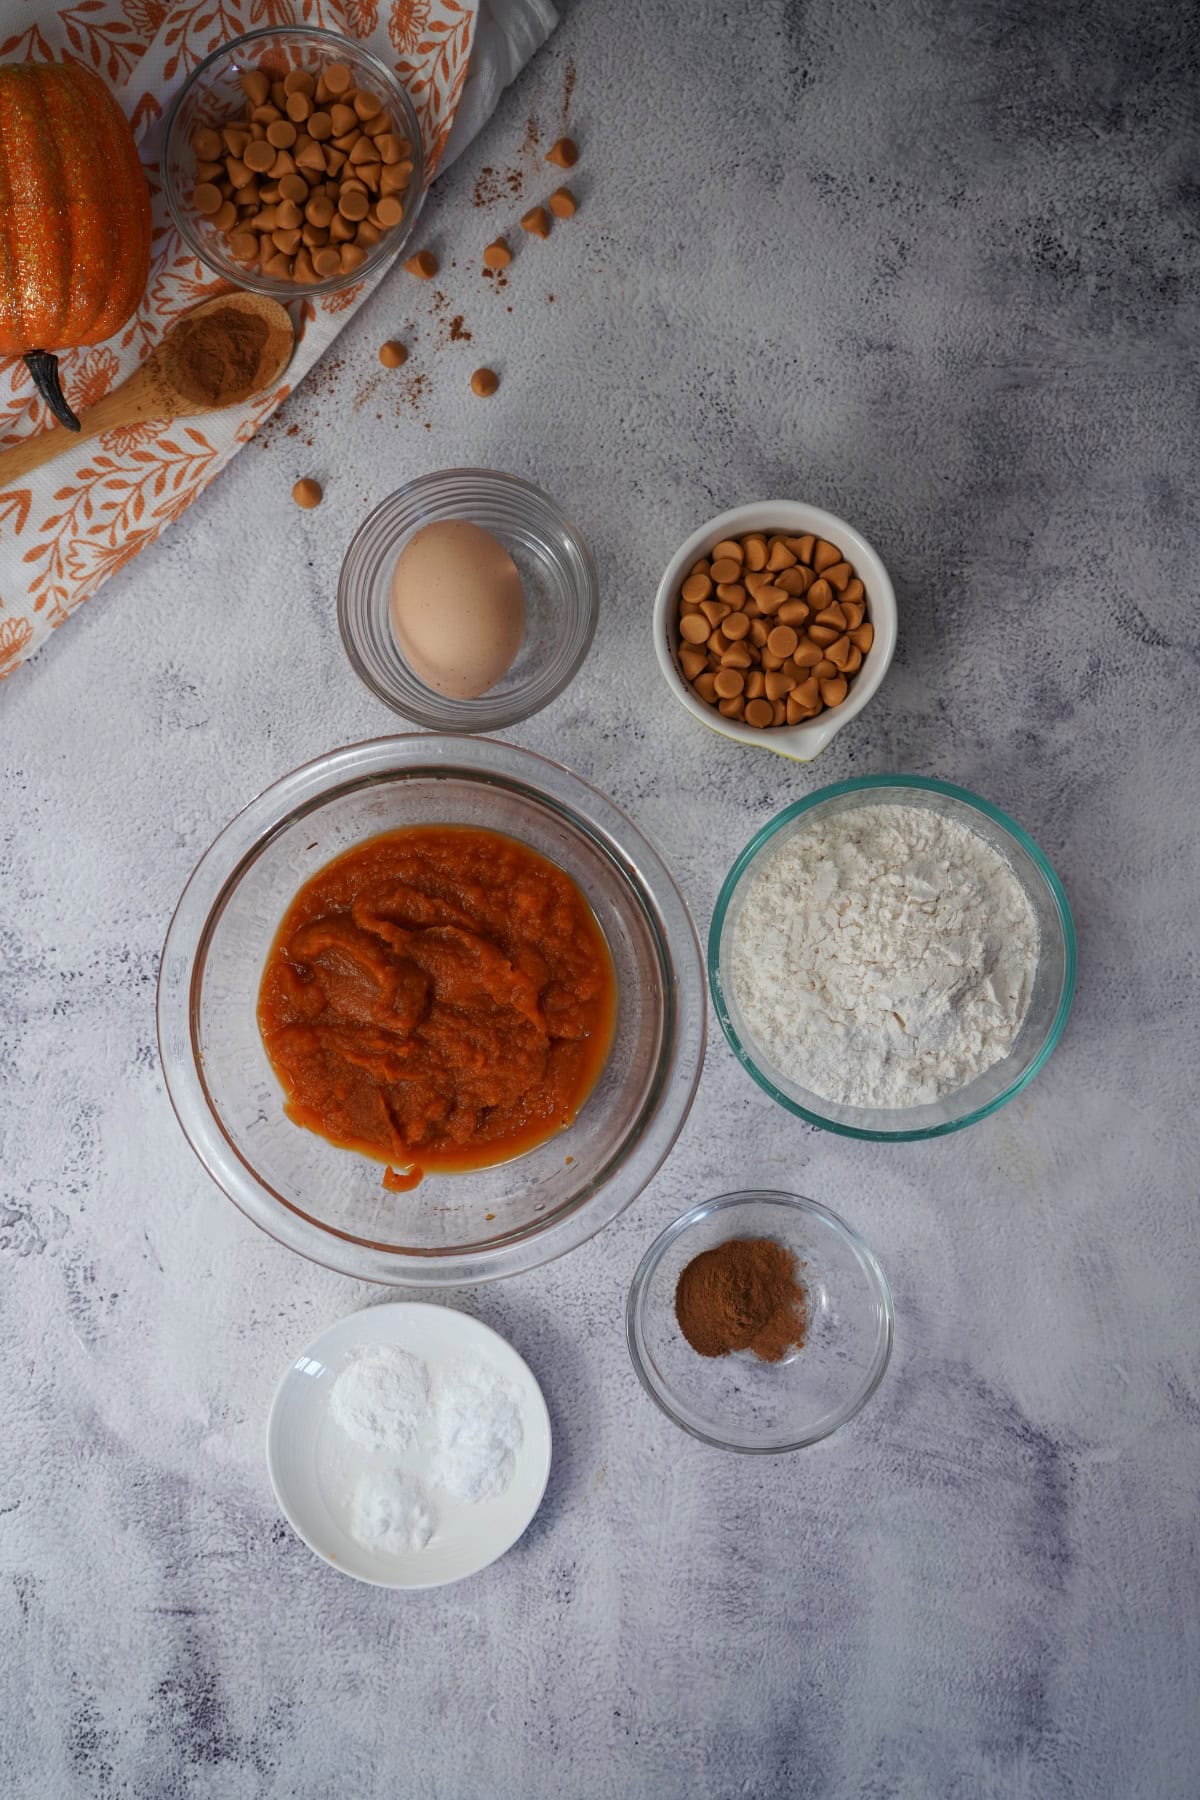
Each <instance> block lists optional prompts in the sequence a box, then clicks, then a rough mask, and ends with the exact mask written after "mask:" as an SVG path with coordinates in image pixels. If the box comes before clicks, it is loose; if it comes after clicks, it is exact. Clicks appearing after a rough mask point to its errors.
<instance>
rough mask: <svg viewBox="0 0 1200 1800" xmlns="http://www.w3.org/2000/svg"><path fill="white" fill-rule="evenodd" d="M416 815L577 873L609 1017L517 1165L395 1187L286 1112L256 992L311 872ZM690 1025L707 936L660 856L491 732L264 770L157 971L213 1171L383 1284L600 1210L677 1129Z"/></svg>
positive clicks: (190, 887)
mask: <svg viewBox="0 0 1200 1800" xmlns="http://www.w3.org/2000/svg"><path fill="white" fill-rule="evenodd" d="M428 824H448V825H469V826H474V827H477V828H480V829H485V830H489V831H501V832H505V833H507V834H508V835H509V836H510V837H514V838H517V839H519V840H520V841H521V842H522V843H525V844H528V845H529V846H530V847H531V848H532V849H534V850H536V851H538V852H539V853H540V854H541V855H542V856H545V857H548V858H549V859H550V860H551V861H552V862H555V863H557V864H558V865H559V867H560V868H562V869H565V870H566V872H567V874H569V875H570V876H571V877H572V878H573V879H574V880H575V881H576V882H577V883H578V885H579V887H580V888H581V889H582V890H583V892H584V894H585V895H586V896H587V898H588V900H589V902H590V903H591V906H592V909H593V911H594V912H595V914H596V917H597V919H598V920H599V922H600V926H601V928H602V930H603V932H604V935H605V937H606V938H607V940H608V946H609V950H610V951H611V953H612V958H613V963H614V966H615V970H616V978H617V1022H616V1033H615V1036H614V1040H613V1047H612V1051H611V1053H610V1055H609V1058H608V1062H607V1063H606V1065H605V1068H604V1070H603V1073H602V1074H601V1076H600V1079H599V1081H598V1082H597V1084H596V1087H595V1088H594V1089H593V1091H592V1093H591V1095H590V1096H589V1098H588V1099H587V1101H586V1102H585V1104H584V1106H583V1107H582V1108H581V1110H580V1112H579V1115H578V1117H577V1118H576V1120H575V1123H574V1124H573V1125H572V1126H571V1127H570V1128H569V1129H568V1130H566V1131H563V1132H560V1133H559V1134H558V1135H557V1136H555V1137H553V1138H551V1139H550V1140H549V1141H548V1142H546V1143H544V1144H541V1145H539V1146H538V1147H537V1148H536V1149H534V1150H530V1151H528V1152H527V1153H526V1154H525V1155H523V1156H520V1157H517V1158H515V1159H514V1160H513V1161H511V1162H508V1163H503V1164H500V1165H498V1166H497V1167H494V1168H490V1169H479V1170H475V1171H472V1172H470V1173H466V1174H454V1175H448V1174H441V1175H439V1174H429V1175H427V1176H426V1177H425V1179H424V1180H423V1181H422V1182H421V1183H420V1185H419V1186H418V1187H417V1188H416V1189H414V1190H413V1191H412V1192H411V1193H407V1194H394V1193H388V1192H386V1191H385V1190H384V1189H383V1187H382V1186H381V1178H382V1175H383V1167H382V1165H381V1164H380V1163H377V1162H373V1161H371V1160H370V1159H368V1158H367V1157H363V1156H358V1155H355V1154H353V1153H352V1152H349V1151H346V1150H341V1149H338V1148H337V1147H336V1146H334V1145H333V1144H330V1143H327V1142H326V1141H325V1139H323V1138H321V1137H318V1136H317V1135H316V1134H315V1133H314V1132H311V1131H307V1130H305V1129H303V1128H302V1127H300V1126H298V1125H295V1124H293V1123H292V1121H291V1120H290V1119H289V1118H288V1117H287V1115H286V1114H285V1112H284V1110H283V1091H282V1089H281V1087H280V1085H279V1082H278V1080H277V1079H276V1076H275V1074H274V1071H273V1070H272V1068H271V1065H270V1063H269V1062H268V1060H267V1056H266V1052H265V1050H264V1049H263V1044H262V1039H261V1037H260V1035H259V1030H258V1023H257V1018H256V1007H257V1001H258V989H259V982H260V979H261V976H262V969H263V963H264V961H265V958H266V955H267V952H268V950H269V948H270V945H271V942H272V940H273V938H274V936H275V933H276V931H277V929H278V926H279V923H280V920H281V919H282V917H283V914H284V912H285V911H286V909H287V907H288V905H289V903H290V902H291V900H292V898H293V896H294V895H295V893H296V892H297V890H298V889H299V888H300V887H301V886H302V885H303V884H304V883H305V882H306V881H307V880H308V879H309V877H310V876H312V875H314V874H315V873H316V871H317V870H318V869H320V868H321V867H323V866H324V864H325V863H327V862H329V861H330V860H331V858H333V857H335V856H337V855H339V854H340V853H341V852H342V851H344V850H347V849H349V848H350V847H351V846H352V845H354V844H358V843H361V842H362V841H363V839H365V838H369V837H373V836H375V835H376V834H377V833H378V832H381V831H392V830H396V829H397V828H399V827H401V826H404V825H428ZM704 1033H705V993H704V966H703V962H702V960H701V956H700V947H699V944H698V942H697V939H696V933H695V929H694V927H693V925H692V921H691V918H690V917H689V914H688V911H687V907H686V906H685V905H684V902H683V900H682V898H681V896H680V894H679V891H678V889H677V888H676V886H675V883H674V881H673V880H672V879H671V876H670V874H669V872H668V871H667V869H666V867H665V865H664V864H663V862H662V860H661V859H660V857H659V856H658V855H657V853H656V852H655V851H654V850H653V849H652V848H651V846H650V845H649V844H648V843H647V842H646V840H645V838H643V837H642V835H641V833H640V832H639V831H638V830H637V829H636V828H635V827H634V826H633V825H632V824H631V823H630V821H629V820H628V819H627V818H625V816H624V815H623V814H622V813H621V812H620V811H618V809H617V808H616V807H615V806H614V805H613V804H612V803H611V801H609V800H606V799H605V798H604V796H603V795H602V794H599V793H597V792H596V790H595V789H594V788H591V787H589V786H588V785H587V783H586V782H584V781H581V780H580V778H579V777H578V776H577V775H573V774H572V773H571V771H570V770H569V769H564V768H562V767H560V765H559V764H557V763H553V762H549V761H547V760H546V759H545V758H544V757H541V756H536V755H534V754H533V752H532V751H529V750H520V749H517V748H516V747H515V746H513V745H510V744H501V743H496V742H493V741H492V740H490V739H488V738H461V737H454V738H444V737H429V736H425V735H421V736H414V737H393V738H381V739H378V740H376V741H374V742H371V743H365V744H354V745H351V746H350V747H349V748H347V749H343V750H335V751H332V752H331V753H330V754H329V755H327V756H323V757H320V758H319V759H318V760H317V761H316V762H312V763H308V764H306V765H305V766H304V767H303V768H300V769H297V770H296V771H295V772H294V773H293V774H291V775H288V776H285V777H284V779H283V780H282V781H278V782H276V783H275V785H274V786H273V787H270V788H268V789H267V790H266V792H265V793H263V794H260V795H259V797H258V799H257V800H254V801H252V802H251V804H250V805H249V806H248V807H247V808H246V810H245V811H244V812H242V813H240V814H239V815H238V817H237V818H236V819H234V820H233V822H232V824H230V825H228V826H226V828H225V830H224V831H223V832H222V833H221V835H220V837H218V838H217V840H216V842H215V843H214V844H213V845H212V847H211V848H210V849H209V850H208V851H207V852H206V854H205V855H204V856H203V857H202V858H201V860H200V863H199V865H198V866H197V868H196V870H195V873H194V874H193V875H192V877H191V880H190V881H189V882H188V884H187V886H186V888H185V889H184V891H183V896H182V898H181V899H180V902H179V906H178V908H177V909H176V913H175V917H174V918H173V919H172V921H171V926H170V930H169V931H168V933H167V941H166V945H165V947H164V950H163V957H162V966H161V969H160V971H159V987H158V1036H159V1049H160V1053H161V1056H162V1064H163V1070H164V1073H165V1075H166V1080H167V1088H168V1091H169V1093H170V1096H171V1101H172V1104H173V1105H174V1108H175V1111H176V1114H177V1116H178V1118H179V1122H180V1124H181V1125H182V1127H183V1129H184V1132H185V1133H186V1135H187V1138H188V1141H189V1142H190V1143H191V1145H192V1148H193V1149H194V1150H195V1152H196V1154H197V1155H198V1156H199V1158H200V1160H201V1162H202V1163H203V1164H204V1166H205V1168H206V1169H207V1170H208V1172H209V1174H210V1175H211V1176H212V1177H213V1180H214V1181H216V1182H217V1183H218V1185H219V1186H220V1187H222V1188H223V1189H224V1190H225V1192H226V1193H227V1194H228V1195H229V1198H230V1199H231V1200H233V1201H234V1203H235V1204H236V1205H237V1206H239V1207H240V1208H241V1209H242V1211H243V1212H244V1213H246V1214H247V1216H248V1217H249V1218H251V1219H253V1220H254V1222H255V1224H257V1225H260V1226H262V1228H263V1230H264V1231H267V1232H269V1233H270V1234H271V1236H272V1237H274V1238H277V1239H278V1240H279V1242H280V1243H283V1244H286V1245H287V1246H288V1247H289V1249H292V1250H298V1251H300V1252H301V1254H302V1255H305V1256H308V1257H311V1258H312V1260H313V1261H314V1262H318V1263H322V1264H324V1265H325V1267H327V1268H330V1269H336V1270H338V1271H339V1272H340V1273H342V1274H345V1275H355V1276H358V1277H360V1278H361V1279H363V1280H368V1281H383V1282H390V1283H393V1284H395V1285H397V1286H406V1285H412V1286H432V1285H439V1284H442V1285H446V1284H450V1283H466V1282H475V1281H485V1280H488V1279H491V1278H493V1277H495V1276H499V1275H512V1274H516V1273H517V1272H519V1271H520V1270H523V1269H529V1268H533V1267H534V1266H535V1265H537V1264H539V1263H544V1262H548V1261H550V1260H551V1258H553V1257H556V1256H561V1255H563V1254H564V1253H565V1252H566V1251H568V1250H573V1249H574V1248H575V1246H576V1245H578V1244H581V1243H583V1242H584V1241H585V1239H587V1238H589V1237H591V1236H592V1235H593V1233H595V1232H597V1231H599V1230H600V1228H601V1227H602V1226H603V1225H606V1224H607V1223H608V1222H609V1220H610V1219H614V1218H615V1217H616V1216H617V1214H618V1213H619V1212H621V1211H622V1210H623V1209H624V1208H625V1207H626V1206H628V1205H629V1203H630V1201H631V1200H632V1199H634V1197H635V1196H636V1195H637V1194H638V1193H640V1192H641V1190H642V1188H643V1187H644V1186H645V1184H646V1183H647V1181H649V1179H650V1177H651V1176H652V1175H653V1174H654V1172H655V1170H656V1169H657V1168H658V1167H659V1165H660V1164H661V1163H662V1161H663V1159H664V1157H665V1156H666V1155H667V1153H668V1151H669V1150H670V1148H671V1146H672V1144H673V1143H674V1142H675V1139H676V1137H677V1135H678V1133H679V1131H680V1128H681V1127H682V1125H683V1122H684V1120H685V1119H686V1117H687V1114H688V1111H689V1108H690V1107H691V1103H692V1099H693V1096H694V1094H695V1091H696V1085H697V1082H698V1081H699V1078H700V1069H701V1064H702V1062H703V1058H704Z"/></svg>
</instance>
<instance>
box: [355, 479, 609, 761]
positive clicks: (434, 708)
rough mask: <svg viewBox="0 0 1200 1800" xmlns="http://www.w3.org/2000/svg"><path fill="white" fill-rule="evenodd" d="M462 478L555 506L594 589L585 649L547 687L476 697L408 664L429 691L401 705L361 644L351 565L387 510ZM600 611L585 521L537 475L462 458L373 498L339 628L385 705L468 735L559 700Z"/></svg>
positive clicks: (363, 677) (588, 602) (503, 726)
mask: <svg viewBox="0 0 1200 1800" xmlns="http://www.w3.org/2000/svg"><path fill="white" fill-rule="evenodd" d="M462 483H465V484H467V485H468V486H470V485H473V484H474V485H478V486H481V487H484V488H486V487H488V486H491V485H493V484H494V485H495V486H496V487H498V488H500V489H502V490H504V491H506V492H508V493H510V494H515V495H517V496H520V497H525V496H530V497H532V498H533V500H534V501H535V502H536V503H537V504H538V505H539V506H545V507H547V508H548V509H549V510H550V512H552V513H553V514H555V516H556V517H557V519H558V521H559V523H560V526H561V529H562V531H563V533H564V535H565V536H567V537H569V538H570V540H571V543H572V546H573V547H574V550H575V552H576V554H577V556H578V557H579V560H580V562H581V563H582V565H583V568H584V572H585V577H586V582H587V590H586V596H585V602H584V604H585V608H586V614H587V624H586V628H585V631H584V635H583V641H582V643H581V644H580V647H579V651H578V653H577V655H576V656H575V658H574V660H573V661H572V662H571V663H570V665H569V666H568V667H567V668H566V669H565V671H564V673H563V674H562V676H561V677H560V678H559V680H557V681H556V682H554V683H553V684H552V685H551V686H550V687H548V688H545V689H544V690H543V688H542V687H540V686H539V685H538V684H537V683H536V682H534V683H532V684H530V686H528V687H525V688H516V689H514V690H513V691H512V692H511V693H510V694H508V695H505V696H502V697H500V698H495V697H493V696H491V695H488V694H482V695H480V696H479V698H478V699H477V700H467V701H454V700H451V699H448V698H447V696H446V695H445V694H439V693H437V692H435V690H434V689H433V688H431V687H427V686H426V684H425V683H424V682H423V681H421V680H420V678H419V677H418V676H417V674H416V672H415V671H414V670H413V669H412V668H411V667H409V671H408V672H409V674H410V675H411V677H412V679H413V681H414V682H415V683H416V685H417V686H418V687H419V688H420V689H421V690H422V691H423V693H424V694H427V695H428V696H429V698H428V703H427V704H426V705H425V707H424V708H423V709H419V708H418V707H416V706H415V705H408V706H405V707H403V708H402V707H400V706H399V705H398V704H397V702H396V700H395V699H394V698H393V697H392V695H391V694H390V693H389V692H388V691H387V689H386V688H384V687H382V686H381V685H380V683H379V682H378V681H377V680H376V679H375V676H374V675H373V674H372V672H371V670H370V669H369V668H368V667H367V665H366V663H365V661H364V660H363V657H362V653H361V651H360V650H359V647H358V644H357V642H356V639H355V633H354V630H353V628H352V626H351V623H350V615H351V605H352V603H351V597H350V574H349V573H348V571H349V570H350V569H351V561H352V558H353V557H354V556H355V553H356V552H357V551H358V549H359V547H360V545H361V544H362V543H363V541H364V539H366V538H368V537H369V536H370V534H371V532H372V531H375V530H378V529H379V526H380V521H381V518H382V515H383V514H384V513H385V512H386V511H388V510H390V509H392V508H397V507H399V506H400V505H402V504H403V503H406V502H408V501H410V500H416V501H420V500H422V499H423V498H425V497H427V496H428V497H429V499H430V500H431V501H436V500H437V498H438V497H439V495H440V494H441V492H442V490H443V489H445V488H452V487H455V486H456V485H458V484H462ZM599 619H600V576H599V572H598V570H597V568H596V559H595V557H594V556H593V554H592V549H591V545H590V544H589V543H588V541H587V539H586V538H585V537H584V535H583V533H582V532H581V531H580V529H579V527H578V526H577V525H576V524H575V522H574V520H573V519H571V518H570V517H569V516H568V515H567V513H565V512H564V511H563V509H562V507H561V506H560V505H559V503H558V501H557V500H556V499H555V498H554V496H553V494H548V493H547V492H546V491H545V489H544V488H540V487H538V486H537V484H536V483H535V482H532V481H526V480H525V479H524V477H523V476H520V475H510V474H509V473H508V471H507V470H505V469H483V468H471V467H466V466H459V467H456V468H453V469H431V470H428V471H427V472H426V473H425V474H424V475H414V476H413V478H412V480H411V481H406V482H404V483H403V484H402V485H401V486H400V487H398V488H395V489H394V490H393V491H392V492H391V493H390V494H387V495H385V496H384V498H383V499H382V500H381V501H380V502H379V504H378V506H373V507H372V508H371V511H370V512H369V513H368V514H367V516H366V518H365V519H364V520H363V521H362V523H361V524H360V525H359V526H358V527H357V529H356V530H355V532H354V534H353V536H352V537H351V539H350V542H349V543H348V544H347V545H346V551H345V554H344V556H343V557H342V561H341V565H340V567H339V569H338V582H337V621H338V633H339V635H340V637H341V640H342V649H343V650H344V651H345V653H346V660H347V661H348V662H349V664H350V667H351V668H352V669H353V670H354V673H355V674H356V675H357V676H358V679H359V680H360V681H361V682H362V684H363V686H364V687H365V688H366V689H367V690H368V691H369V692H370V693H372V694H374V696H375V698H376V699H377V700H380V701H382V702H383V704H384V705H385V706H386V707H388V708H389V709H390V710H391V711H392V712H394V713H396V714H397V715H398V716H399V717H400V718H402V719H407V720H408V722H409V723H410V724H413V725H418V726H420V727H421V728H422V729H423V730H426V731H449V732H459V733H462V734H464V735H469V734H474V733H478V732H481V731H483V732H490V731H507V730H509V729H510V727H511V726H513V725H520V724H522V723H523V722H524V721H525V720H526V719H529V718H532V717H533V716H534V714H535V713H539V712H541V711H542V709H543V708H544V707H547V706H549V705H550V703H551V701H553V700H557V699H558V696H559V695H560V694H561V693H564V692H565V691H566V689H567V688H568V687H570V685H571V683H572V682H573V681H574V679H575V677H576V676H577V675H578V673H579V671H580V669H581V668H582V667H583V665H584V663H585V662H586V661H587V658H588V655H589V653H590V651H591V648H592V642H593V639H594V638H595V636H596V626H597V624H598V623H599Z"/></svg>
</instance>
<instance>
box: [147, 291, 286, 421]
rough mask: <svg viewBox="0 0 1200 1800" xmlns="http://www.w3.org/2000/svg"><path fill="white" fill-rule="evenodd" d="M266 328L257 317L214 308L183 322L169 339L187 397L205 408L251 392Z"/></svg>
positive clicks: (267, 331) (263, 320) (268, 331)
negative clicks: (200, 402)
mask: <svg viewBox="0 0 1200 1800" xmlns="http://www.w3.org/2000/svg"><path fill="white" fill-rule="evenodd" d="M269 334H270V326H269V325H268V324H267V321H266V320H265V319H264V318H263V317H262V315H261V314H260V313H253V312H246V311H244V310H243V309H242V308H241V307H237V306H228V307H215V308H214V309H213V310H212V311H211V312H205V313H201V314H200V315H199V316H198V317H196V318H194V319H187V318H185V319H183V320H181V321H180V323H179V325H178V326H177V327H176V330H175V332H174V334H173V337H172V343H171V354H172V357H173V359H174V363H175V367H176V369H177V371H178V373H179V375H180V376H181V377H182V378H183V380H184V381H186V383H187V386H188V390H189V393H191V394H194V395H195V396H196V397H197V398H203V399H204V400H206V401H207V402H208V404H209V405H210V406H220V405H221V404H222V402H223V401H225V400H227V399H230V398H231V397H232V396H234V395H236V394H249V393H252V392H253V391H254V384H255V378H256V376H257V374H258V370H259V366H260V364H261V362H262V355H263V350H264V349H265V347H266V342H267V338H268V336H269Z"/></svg>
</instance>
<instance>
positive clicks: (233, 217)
mask: <svg viewBox="0 0 1200 1800" xmlns="http://www.w3.org/2000/svg"><path fill="white" fill-rule="evenodd" d="M236 221H237V207H236V206H235V205H234V204H233V201H232V200H223V201H222V202H221V204H220V206H218V208H217V210H216V212H215V213H214V214H213V216H212V222H213V224H214V225H215V226H216V228H217V230H218V231H228V230H229V228H230V226H231V225H233V224H235V223H236Z"/></svg>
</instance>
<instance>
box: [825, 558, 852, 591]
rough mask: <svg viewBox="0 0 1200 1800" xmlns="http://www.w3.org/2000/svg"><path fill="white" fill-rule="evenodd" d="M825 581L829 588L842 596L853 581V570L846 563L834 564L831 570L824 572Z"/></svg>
mask: <svg viewBox="0 0 1200 1800" xmlns="http://www.w3.org/2000/svg"><path fill="white" fill-rule="evenodd" d="M825 579H826V581H827V582H828V583H829V585H830V587H831V588H836V589H837V591H838V593H839V594H844V593H845V591H846V589H847V588H848V587H849V585H850V583H851V581H852V580H853V579H854V570H853V569H852V568H851V567H850V564H849V563H848V562H840V563H834V565H833V567H832V569H826V570H825Z"/></svg>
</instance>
